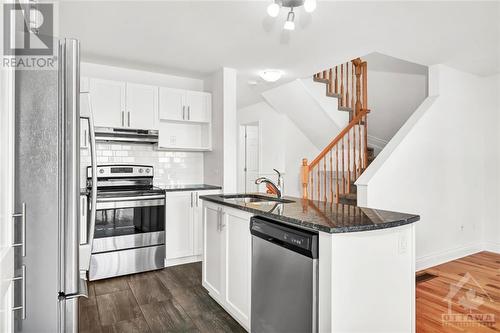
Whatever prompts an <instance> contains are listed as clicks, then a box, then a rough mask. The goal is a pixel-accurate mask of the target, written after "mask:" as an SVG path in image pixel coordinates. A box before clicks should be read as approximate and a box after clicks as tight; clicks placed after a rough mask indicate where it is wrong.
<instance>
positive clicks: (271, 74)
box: [259, 69, 283, 82]
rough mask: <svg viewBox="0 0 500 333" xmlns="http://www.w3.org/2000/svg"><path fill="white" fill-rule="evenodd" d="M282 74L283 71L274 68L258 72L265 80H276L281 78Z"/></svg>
mask: <svg viewBox="0 0 500 333" xmlns="http://www.w3.org/2000/svg"><path fill="white" fill-rule="evenodd" d="M282 75H283V72H282V71H279V70H276V69H266V70H264V71H262V72H260V73H259V76H260V77H261V78H262V80H264V81H266V82H276V81H278V80H279V79H280V78H281V76H282Z"/></svg>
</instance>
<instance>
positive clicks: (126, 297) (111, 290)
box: [80, 263, 246, 333]
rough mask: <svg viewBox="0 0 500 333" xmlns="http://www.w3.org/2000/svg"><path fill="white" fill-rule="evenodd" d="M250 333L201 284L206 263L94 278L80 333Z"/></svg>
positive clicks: (82, 303)
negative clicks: (107, 277) (121, 275)
mask: <svg viewBox="0 0 500 333" xmlns="http://www.w3.org/2000/svg"><path fill="white" fill-rule="evenodd" d="M87 332H88V333H90V332H91V333H100V332H102V333H105V332H123V333H125V332H127V333H128V332H141V333H142V332H246V331H245V330H244V329H243V328H242V327H241V326H240V325H239V324H238V323H237V322H236V321H235V320H234V319H233V318H231V316H230V315H229V314H227V312H225V311H224V309H223V308H222V307H220V306H219V305H218V304H217V303H216V302H215V301H214V300H213V299H212V298H211V297H210V296H209V295H208V293H207V291H206V290H205V289H204V288H203V287H202V285H201V263H195V264H188V265H180V266H174V267H169V268H165V269H162V270H159V271H154V272H146V273H141V274H134V275H129V276H124V277H117V278H113V279H106V280H99V281H94V282H91V283H90V285H89V298H88V299H82V300H81V301H80V333H87Z"/></svg>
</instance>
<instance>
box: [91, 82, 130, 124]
mask: <svg viewBox="0 0 500 333" xmlns="http://www.w3.org/2000/svg"><path fill="white" fill-rule="evenodd" d="M89 91H90V96H91V98H92V110H93V112H94V124H95V125H96V126H105V127H125V102H126V99H125V93H126V84H125V82H120V81H110V80H102V79H94V78H90V79H89Z"/></svg>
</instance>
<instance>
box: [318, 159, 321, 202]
mask: <svg viewBox="0 0 500 333" xmlns="http://www.w3.org/2000/svg"><path fill="white" fill-rule="evenodd" d="M320 166H321V163H318V181H317V185H318V201H320V200H321V167H320Z"/></svg>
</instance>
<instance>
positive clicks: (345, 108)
mask: <svg viewBox="0 0 500 333" xmlns="http://www.w3.org/2000/svg"><path fill="white" fill-rule="evenodd" d="M338 110H339V111H347V112H352V111H353V110H352V108H348V107H347V106H339V107H338Z"/></svg>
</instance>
